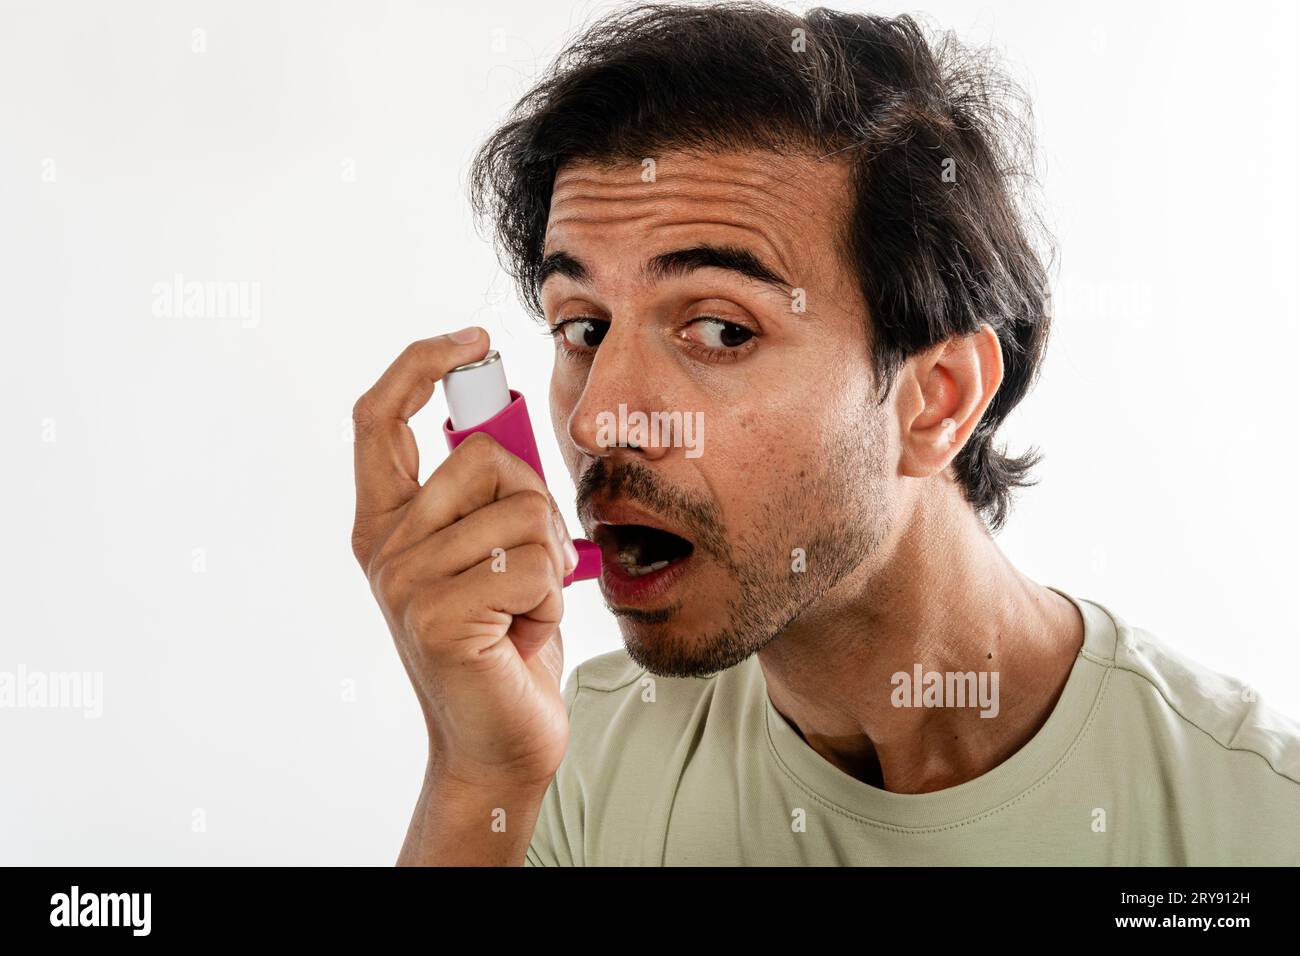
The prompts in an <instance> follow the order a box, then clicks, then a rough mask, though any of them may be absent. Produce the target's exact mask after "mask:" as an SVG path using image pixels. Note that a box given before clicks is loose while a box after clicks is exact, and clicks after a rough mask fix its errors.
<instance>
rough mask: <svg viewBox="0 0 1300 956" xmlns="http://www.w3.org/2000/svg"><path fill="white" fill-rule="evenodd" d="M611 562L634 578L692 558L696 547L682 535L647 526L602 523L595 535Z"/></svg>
mask: <svg viewBox="0 0 1300 956" xmlns="http://www.w3.org/2000/svg"><path fill="white" fill-rule="evenodd" d="M592 537H593V539H594V540H595V542H596V544H598V545H600V549H601V551H602V553H603V557H604V559H605V561H606V562H607V563H610V564H615V563H617V566H618V569H619V570H620V571H622V572H623V573H624V574H626V575H627V576H628V577H630V578H639V577H643V576H644V575H647V574H654V573H655V572H657V571H662V570H663V569H664V568H666V567H668V566H669V565H670V564H673V563H674V562H677V561H681V560H684V559H685V558H688V557H690V554H691V552H692V551H694V550H695V545H693V544H691V542H689V541H687V540H686V539H685V538H683V537H681V536H680V535H675V534H673V533H672V532H670V531H663V530H661V529H659V528H651V527H648V526H646V525H643V524H602V525H600V526H599V527H598V528H597V529H596V532H595V534H594V535H593V536H592Z"/></svg>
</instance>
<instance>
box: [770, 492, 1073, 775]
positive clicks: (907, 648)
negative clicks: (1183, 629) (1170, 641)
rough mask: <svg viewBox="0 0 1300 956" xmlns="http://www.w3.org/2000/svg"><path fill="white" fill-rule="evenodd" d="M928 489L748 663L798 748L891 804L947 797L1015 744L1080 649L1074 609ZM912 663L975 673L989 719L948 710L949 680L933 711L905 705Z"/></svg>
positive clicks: (1024, 738)
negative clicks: (914, 797)
mask: <svg viewBox="0 0 1300 956" xmlns="http://www.w3.org/2000/svg"><path fill="white" fill-rule="evenodd" d="M935 484H936V485H937V488H936V489H933V490H931V491H928V492H927V495H930V496H931V497H926V498H922V499H919V500H918V501H917V502H916V506H915V507H913V508H911V509H910V518H909V522H908V523H907V524H906V525H904V526H899V527H896V528H895V529H894V530H893V532H892V533H891V534H890V535H889V536H887V538H886V540H885V541H884V542H883V543H882V546H881V547H880V548H879V549H878V550H877V551H876V553H875V554H873V555H871V556H870V557H869V558H868V561H867V562H864V564H863V565H862V566H860V567H859V568H857V569H856V570H855V571H854V572H853V573H852V574H851V575H849V576H848V577H846V578H845V579H843V580H842V581H840V582H839V584H837V585H836V587H835V588H833V589H832V590H831V591H830V592H828V593H827V594H826V595H824V596H823V598H822V599H820V600H819V601H818V603H817V604H816V605H815V606H813V607H812V608H809V609H808V610H807V611H806V612H805V613H804V614H803V615H801V616H800V618H799V619H798V620H797V621H796V622H795V623H794V624H792V625H791V626H790V627H789V628H787V629H786V631H785V632H783V633H782V635H781V637H780V638H779V639H777V640H775V641H772V642H771V643H770V644H768V645H767V647H765V648H764V649H763V650H762V651H760V652H759V655H758V657H759V663H760V665H761V666H762V668H763V675H764V677H765V679H766V681H767V687H768V695H769V696H770V698H771V700H772V704H773V706H774V707H775V708H776V710H777V711H778V712H779V713H780V714H781V715H782V716H783V717H784V718H785V719H786V721H787V722H788V723H790V725H791V726H792V727H794V729H795V730H796V731H798V733H799V734H800V736H802V737H803V739H804V740H805V741H806V742H807V743H808V745H809V746H810V747H812V748H813V749H814V750H815V751H817V753H818V754H820V755H821V756H822V757H823V758H824V759H826V760H827V761H829V762H830V763H832V764H834V765H835V766H837V767H839V768H840V769H841V770H843V771H844V772H846V773H848V774H850V775H851V776H854V777H856V778H858V779H860V780H862V781H864V782H866V783H868V784H871V785H872V786H876V787H880V788H881V789H884V790H890V791H893V792H896V793H928V792H931V791H934V790H941V789H944V788H947V787H953V786H956V785H958V784H960V783H963V782H965V781H967V780H971V779H974V778H975V777H978V776H980V775H981V774H983V773H986V772H987V771H989V770H991V769H992V768H993V767H996V766H997V765H998V764H1000V763H1002V762H1003V761H1005V760H1006V759H1007V758H1008V757H1010V756H1011V755H1012V754H1013V753H1015V752H1016V751H1017V750H1019V749H1020V748H1021V747H1022V746H1024V745H1025V743H1027V742H1028V741H1029V739H1030V738H1032V737H1033V735H1034V734H1035V733H1036V732H1037V731H1038V729H1039V728H1040V727H1041V726H1042V725H1043V723H1044V722H1045V721H1046V720H1047V717H1048V716H1049V715H1050V714H1051V712H1052V709H1053V707H1054V706H1055V705H1056V701H1057V699H1058V698H1059V697H1060V694H1061V690H1062V689H1063V688H1064V686H1065V683H1066V680H1067V679H1068V677H1069V674H1070V670H1071V668H1072V667H1073V664H1074V660H1075V658H1076V657H1077V655H1078V653H1079V649H1080V647H1081V646H1082V643H1083V620H1082V618H1081V617H1080V615H1079V612H1078V610H1077V609H1076V608H1075V607H1074V605H1073V604H1072V603H1071V602H1070V601H1069V600H1067V599H1066V598H1064V597H1062V596H1061V595H1059V594H1057V593H1056V592H1054V591H1052V590H1051V589H1050V588H1046V587H1043V586H1041V585H1038V584H1035V583H1034V582H1033V581H1031V580H1029V579H1028V578H1027V577H1026V576H1025V575H1023V574H1021V573H1020V572H1019V571H1018V570H1017V569H1016V568H1015V567H1013V566H1012V564H1011V563H1010V561H1008V560H1007V559H1006V557H1005V556H1004V555H1003V554H1002V552H1001V551H1000V550H999V548H998V547H997V545H996V544H995V543H994V541H993V539H992V538H991V537H990V536H989V534H988V533H987V531H986V530H985V528H984V526H983V524H982V523H981V522H980V521H979V519H978V517H977V516H976V515H975V514H974V512H973V511H972V509H971V508H970V506H969V505H968V504H967V503H966V502H965V500H964V499H962V498H961V496H960V493H959V492H958V490H957V489H956V487H955V485H952V484H951V483H950V482H940V483H935ZM917 665H920V670H921V672H922V674H929V673H931V672H938V673H939V674H940V675H942V676H943V677H945V678H946V677H947V675H949V674H953V675H956V674H967V673H970V672H973V673H974V674H975V676H976V680H977V684H978V688H979V689H980V690H985V691H987V690H990V689H992V688H994V687H996V693H997V697H996V710H994V708H993V707H990V706H987V705H986V703H981V700H980V694H979V693H978V692H977V693H975V694H972V695H970V696H968V697H967V699H966V701H965V706H954V704H957V703H960V701H958V700H954V699H953V698H952V697H951V696H949V695H948V694H947V693H944V688H945V687H949V688H952V686H953V685H952V682H951V681H948V680H944V681H942V682H941V683H940V685H939V687H940V690H939V692H940V693H944V696H943V697H941V698H938V700H939V701H940V702H941V703H942V706H916V704H917V703H918V702H919V701H918V698H921V697H922V694H923V691H924V688H925V686H926V685H925V684H924V683H923V685H922V689H921V690H917V689H915V688H914V687H913V684H914V683H915V681H914V677H915V675H916V670H917ZM993 672H996V674H997V678H996V684H994V683H993ZM981 673H983V675H984V676H982V677H981V676H980V675H981ZM900 674H905V675H906V681H903V680H902V679H900V678H898V677H896V676H895V675H900ZM966 686H967V687H969V686H971V685H970V684H969V683H967V684H966ZM928 699H929V700H930V701H931V702H933V701H934V700H935V698H934V697H933V696H930V697H929V698H928ZM901 702H905V703H906V704H907V706H897V705H898V704H899V703H901ZM981 712H983V713H989V714H990V715H991V716H989V717H981V716H980V715H981Z"/></svg>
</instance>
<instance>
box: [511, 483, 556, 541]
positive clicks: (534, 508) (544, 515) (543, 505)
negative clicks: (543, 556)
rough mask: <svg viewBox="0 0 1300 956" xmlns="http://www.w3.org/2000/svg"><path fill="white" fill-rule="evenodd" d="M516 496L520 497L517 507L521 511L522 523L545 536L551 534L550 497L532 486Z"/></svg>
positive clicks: (551, 513)
mask: <svg viewBox="0 0 1300 956" xmlns="http://www.w3.org/2000/svg"><path fill="white" fill-rule="evenodd" d="M515 497H517V498H518V499H519V504H518V505H517V506H516V507H518V509H519V511H520V520H521V523H523V524H525V525H526V526H527V527H528V528H530V529H531V530H533V531H535V532H540V533H541V535H542V536H543V538H544V537H545V536H546V535H548V534H550V533H551V529H552V527H553V519H552V515H553V512H552V511H551V499H550V497H549V496H547V495H545V494H543V493H542V492H540V491H534V490H533V489H531V488H530V489H525V490H524V491H520V492H516V494H515Z"/></svg>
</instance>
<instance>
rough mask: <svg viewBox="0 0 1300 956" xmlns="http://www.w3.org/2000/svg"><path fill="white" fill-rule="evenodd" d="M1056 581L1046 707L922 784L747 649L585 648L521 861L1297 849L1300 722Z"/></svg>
mask: <svg viewBox="0 0 1300 956" xmlns="http://www.w3.org/2000/svg"><path fill="white" fill-rule="evenodd" d="M1053 590H1056V591H1058V593H1061V594H1062V595H1064V596H1065V597H1067V598H1069V599H1070V600H1071V601H1073V602H1074V603H1075V605H1076V606H1078V608H1079V610H1080V611H1081V612H1082V614H1083V617H1084V622H1085V629H1084V643H1083V647H1082V649H1081V650H1080V653H1079V656H1078V658H1077V660H1076V661H1075V663H1074V667H1073V669H1072V670H1071V672H1070V677H1069V680H1068V681H1067V683H1066V685H1065V688H1064V690H1063V691H1062V693H1061V696H1060V699H1059V700H1058V702H1057V705H1056V707H1055V709H1054V710H1053V711H1052V713H1051V715H1050V717H1049V718H1048V720H1047V722H1046V723H1045V724H1044V725H1043V726H1042V727H1041V728H1040V729H1039V731H1038V733H1037V734H1035V735H1034V737H1033V738H1032V739H1031V740H1030V741H1029V742H1028V743H1027V744H1026V745H1025V746H1024V747H1022V748H1021V749H1020V750H1019V751H1017V752H1016V753H1015V754H1013V755H1012V756H1011V757H1010V758H1009V759H1008V760H1006V761H1004V762H1003V763H1002V764H1000V765H998V766H997V767H994V768H993V769H992V770H990V771H988V772H987V773H985V774H983V775H982V776H980V777H977V778H975V779H974V780H968V781H966V782H965V783H962V784H960V785H958V786H955V787H950V788H948V789H946V790H939V791H935V792H933V793H923V794H901V793H891V792H889V791H886V790H881V789H879V788H877V787H873V786H870V785H869V784H866V783H864V782H862V781H860V780H857V779H856V778H854V777H852V776H850V775H849V774H847V773H845V772H844V771H842V770H840V769H839V768H838V767H836V766H834V765H833V764H831V763H830V762H829V761H827V760H825V759H824V758H823V757H821V756H820V755H819V754H818V753H817V752H816V751H815V750H813V749H812V748H811V747H809V746H808V744H806V743H805V742H804V741H803V739H802V738H801V737H800V736H799V734H798V732H797V731H795V729H794V728H793V727H791V726H790V725H789V724H788V723H787V722H786V721H785V719H784V718H783V717H782V716H781V715H780V714H779V713H778V712H777V711H776V710H775V709H774V708H773V706H772V704H771V701H770V700H769V698H768V696H767V685H766V681H765V679H764V677H763V672H762V669H761V667H760V666H759V662H758V658H757V657H756V656H751V657H750V658H748V659H747V660H745V661H743V662H742V663H740V664H737V665H736V666H735V667H732V668H730V669H728V670H726V671H723V672H721V673H719V674H715V675H713V676H712V677H708V678H667V677H653V678H652V675H649V674H648V673H647V672H646V671H645V670H644V669H643V668H640V667H638V666H637V665H636V664H634V663H633V662H632V660H631V659H630V658H629V657H628V656H627V653H626V652H625V651H623V650H618V651H614V652H611V653H608V654H602V655H600V656H597V657H594V658H592V659H591V660H588V661H586V662H584V663H583V664H581V665H580V666H579V667H577V668H576V669H575V670H574V671H573V673H572V674H571V675H570V677H569V679H568V681H567V682H566V683H565V686H564V698H565V701H566V702H567V703H568V705H569V747H568V751H567V752H566V754H565V757H564V760H563V762H562V763H561V765H560V769H559V771H558V772H557V773H556V775H555V779H554V780H553V781H552V783H551V786H550V788H549V789H548V791H547V793H546V796H545V799H544V801H543V805H542V809H541V813H540V815H539V818H538V822H537V827H536V829H535V830H534V832H533V837H532V842H531V844H530V845H529V848H528V855H527V863H526V865H528V866H660V865H668V866H695V865H701V866H703V865H721V866H755V865H760V866H761V865H771V866H835V865H851V866H868V865H882V866H900V865H901V866H925V865H958V866H961V865H1019V864H1040V865H1049V866H1051V865H1175V866H1177V865H1244V864H1263V865H1288V866H1293V865H1300V724H1297V723H1296V722H1295V721H1293V720H1291V719H1289V718H1287V717H1285V716H1283V715H1281V714H1279V713H1277V712H1276V711H1274V710H1271V709H1270V708H1268V707H1266V706H1265V705H1264V704H1263V703H1262V702H1261V701H1259V700H1258V699H1257V698H1256V695H1255V694H1254V692H1252V691H1251V690H1250V688H1249V687H1247V686H1246V685H1244V684H1243V683H1241V682H1240V681H1237V680H1235V679H1233V678H1231V677H1226V676H1224V675H1221V674H1217V673H1214V672H1213V671H1210V670H1207V669H1206V668H1204V667H1201V666H1200V665H1198V664H1196V663H1194V662H1193V661H1191V660H1188V659H1187V658H1186V657H1184V656H1182V655H1180V654H1178V653H1177V652H1175V651H1174V650H1172V649H1171V648H1169V647H1168V646H1166V645H1165V644H1163V643H1161V642H1160V641H1159V640H1157V639H1156V638H1155V637H1154V636H1153V635H1151V634H1150V633H1148V632H1146V631H1144V630H1143V629H1141V628H1137V627H1131V626H1129V625H1128V624H1126V623H1125V622H1124V621H1123V620H1122V619H1120V618H1119V617H1117V616H1116V615H1115V614H1114V613H1113V612H1111V611H1109V610H1108V609H1107V608H1104V607H1102V606H1101V605H1099V604H1097V603H1095V602H1093V601H1088V600H1084V599H1078V598H1075V597H1073V596H1071V595H1069V594H1066V593H1065V592H1063V591H1060V590H1059V589H1057V588H1053ZM651 680H652V683H653V695H651V694H649V693H647V690H648V687H647V686H646V684H645V683H643V682H646V681H651ZM651 696H653V702H651V700H650V699H649V698H650V697H651Z"/></svg>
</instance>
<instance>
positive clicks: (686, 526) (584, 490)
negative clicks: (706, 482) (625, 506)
mask: <svg viewBox="0 0 1300 956" xmlns="http://www.w3.org/2000/svg"><path fill="white" fill-rule="evenodd" d="M596 497H601V498H604V499H606V500H608V501H617V500H619V499H623V500H625V501H632V502H636V503H637V504H639V505H642V506H643V507H645V508H646V510H648V511H651V512H653V513H654V514H657V515H662V516H663V517H664V518H666V519H667V520H668V521H670V522H672V523H673V524H674V525H676V526H677V527H679V528H681V529H682V530H683V531H684V532H686V533H687V534H688V535H690V538H691V541H692V542H693V543H694V544H695V545H696V547H699V548H703V549H704V550H705V551H708V552H709V553H711V554H713V555H714V556H715V557H717V558H719V559H721V560H722V561H723V562H727V563H729V562H730V556H731V549H730V547H729V546H728V544H727V529H726V526H725V525H724V524H723V521H722V513H721V511H720V510H719V508H718V506H717V504H716V502H714V501H712V500H709V499H704V498H700V497H699V496H696V495H691V494H688V493H686V492H683V491H680V490H679V489H677V488H674V487H673V486H672V485H670V484H668V483H667V482H665V481H664V480H663V479H662V478H660V477H659V475H657V474H655V472H654V471H653V470H652V469H650V468H647V467H646V466H645V465H642V464H640V463H639V462H635V461H623V462H617V463H612V462H610V460H609V459H608V458H597V459H596V460H595V461H594V462H593V463H592V465H591V467H589V468H588V469H587V470H586V471H585V472H583V473H582V477H581V478H579V479H578V483H577V506H578V510H579V511H582V510H583V509H584V508H585V507H586V506H587V505H588V504H589V503H590V502H591V500H592V499H593V498H596Z"/></svg>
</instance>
